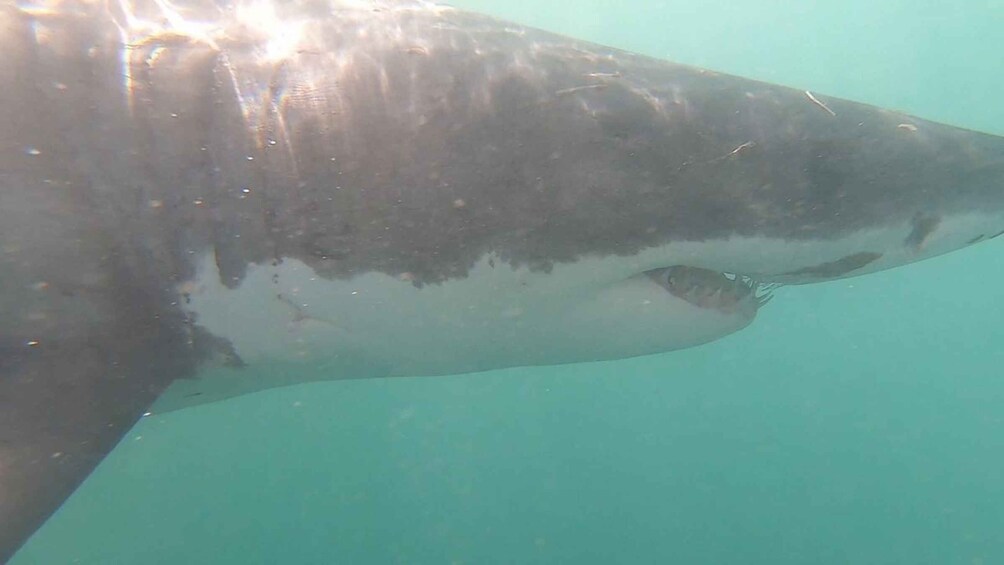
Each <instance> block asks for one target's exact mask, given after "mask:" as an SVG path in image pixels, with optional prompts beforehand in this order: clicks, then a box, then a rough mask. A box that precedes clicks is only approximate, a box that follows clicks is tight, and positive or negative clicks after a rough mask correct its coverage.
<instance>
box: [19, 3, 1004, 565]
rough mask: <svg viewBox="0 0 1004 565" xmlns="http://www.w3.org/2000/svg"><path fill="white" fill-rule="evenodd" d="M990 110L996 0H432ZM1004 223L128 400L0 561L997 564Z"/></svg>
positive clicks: (795, 76) (848, 87)
mask: <svg viewBox="0 0 1004 565" xmlns="http://www.w3.org/2000/svg"><path fill="white" fill-rule="evenodd" d="M453 3H454V4H455V5H457V6H459V7H465V8H471V9H477V10H480V11H486V12H490V13H494V14H497V15H501V16H505V17H508V18H510V19H514V20H517V21H519V22H522V23H526V24H531V25H535V26H537V27H543V28H546V29H551V30H554V31H559V32H562V33H565V34H568V35H574V36H578V37H581V38H585V39H590V40H593V41H597V42H601V43H606V44H610V45H614V46H617V47H622V48H626V49H630V50H634V51H639V52H643V53H647V54H651V55H655V56H659V57H665V58H669V59H673V60H676V61H680V62H685V63H691V64H696V65H700V66H704V67H708V68H711V69H715V70H720V71H725V72H730V73H734V74H739V75H743V76H748V77H752V78H759V79H764V80H767V81H771V82H777V83H783V84H788V85H792V86H797V87H799V88H804V89H810V90H812V91H814V92H816V91H818V92H820V93H826V94H829V95H834V96H840V97H845V98H851V99H855V100H859V101H863V102H869V103H872V104H876V105H881V106H887V107H892V108H896V109H901V110H905V111H907V112H910V113H913V114H916V115H920V116H923V117H926V118H929V119H935V120H939V121H944V122H948V123H952V124H955V125H960V126H965V127H970V128H974V129H979V130H983V131H988V132H991V133H996V134H1004V102H1002V99H1004V58H1002V56H1001V54H1002V53H1004V33H1002V32H1001V30H1004V1H1001V0H987V1H975V0H973V1H967V2H957V3H952V4H949V3H945V2H934V1H933V0H926V1H925V0H911V1H905V0H883V1H880V2H875V1H862V0H848V1H844V2H817V1H805V2H797V3H796V2H787V1H780V0H755V1H754V0H707V1H701V2H695V1H694V0H688V1H675V0H673V1H655V0H632V1H630V2H622V1H613V0H589V1H580V2H576V3H575V4H574V7H572V4H571V3H566V2H559V1H557V0H551V1H549V2H542V1H540V0H536V1H532V0H520V1H514V0H512V1H508V2H501V1H499V0H463V1H460V0H455V1H454V2H453ZM1001 281H1004V238H1001V239H998V240H995V241H993V242H990V243H985V244H980V245H977V246H975V247H972V248H970V249H967V250H964V251H960V252H957V253H954V254H951V255H948V256H943V257H940V258H937V259H933V260H930V261H926V262H923V263H920V264H915V265H912V266H908V267H904V268H900V269H897V270H893V271H889V272H885V273H879V274H875V275H870V276H867V277H862V278H857V279H848V280H844V281H838V282H833V283H829V284H822V285H817V286H806V287H796V288H792V287H789V288H783V289H781V290H779V291H778V293H777V296H776V298H775V299H774V301H773V302H772V303H771V304H770V305H769V307H767V308H765V309H764V310H762V311H761V314H760V316H759V318H758V320H757V321H756V323H755V324H754V325H753V326H751V327H750V328H748V329H746V330H744V331H742V332H740V333H738V334H736V335H733V336H730V337H728V338H726V339H723V340H721V341H718V342H715V343H712V344H709V345H707V346H703V347H699V348H695V349H690V350H686V351H680V352H674V353H669V354H665V355H658V356H653V357H645V358H638V359H631V360H626V361H619V362H606V363H593V364H584V365H569V366H561V367H551V368H526V369H513V370H504V371H496V372H491V373H484V374H478V375H461V376H451V377H443V378H421V379H392V380H380V379H378V380H370V381H343V382H332V383H321V384H310V385H303V386H297V387H290V388H285V389H278V390H272V391H267V392H262V393H258V394H253V395H248V396H244V397H240V398H236V399H233V400H230V401H227V402H222V403H217V404H212V405H206V406H200V407H197V408H193V409H189V410H183V411H179V412H173V413H169V414H165V415H155V416H153V417H150V418H146V419H144V420H143V421H142V422H141V423H140V424H139V425H137V426H136V428H135V429H134V430H133V431H132V432H131V433H130V434H129V435H128V436H127V437H126V438H125V439H124V440H123V443H122V444H121V445H120V446H119V448H118V449H117V450H116V451H115V452H113V453H112V454H111V456H110V457H109V458H108V459H107V460H106V461H105V462H104V464H102V466H101V467H100V468H99V469H98V471H97V472H96V473H95V474H94V475H93V476H92V477H91V478H90V479H89V480H88V481H87V483H86V484H85V485H84V487H83V488H82V489H81V490H79V491H78V492H77V494H76V495H74V497H73V498H72V499H70V500H69V501H68V503H67V504H66V505H65V506H64V507H63V509H61V510H60V512H59V513H58V514H57V515H56V516H55V517H54V518H53V519H52V520H50V522H49V523H48V524H47V525H46V526H45V527H44V528H43V529H42V530H41V531H40V532H39V533H38V534H37V535H36V536H35V537H34V538H33V539H32V540H31V542H30V543H29V544H28V545H27V546H26V547H25V548H24V550H23V551H22V552H21V553H20V554H19V556H18V557H17V558H16V559H15V560H14V563H15V564H16V565H29V564H58V563H86V564H108V565H117V564H140V563H142V564H145V565H154V564H175V563H178V564H180V563H194V564H201V563H219V564H257V563H262V564H265V563H268V564H271V563H310V564H327V563H339V564H341V563H344V564H371V563H372V564H383V563H415V564H425V563H429V564H439V563H442V564H452V563H465V564H489V563H514V564H516V563H603V564H607V563H680V564H751V565H768V564H769V565H782V564H784V565H787V564H792V565H794V564H807V563H812V564H825V565H830V564H850V563H853V564H864V563H868V564H900V563H902V564H911V565H919V564H932V565H934V564H937V565H950V564H959V565H963V564H964V565H979V564H982V565H992V564H999V563H1004V536H1002V534H1001V532H1004V348H1002V347H1001V345H1002V344H1004V294H1002V292H1004V291H1002V288H1004V285H1002V282H1001Z"/></svg>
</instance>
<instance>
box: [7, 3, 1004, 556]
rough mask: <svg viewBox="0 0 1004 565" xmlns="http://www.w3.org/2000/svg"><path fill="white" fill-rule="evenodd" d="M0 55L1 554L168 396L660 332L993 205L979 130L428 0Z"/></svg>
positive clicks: (44, 10) (949, 236) (101, 17)
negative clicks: (592, 41)
mask: <svg viewBox="0 0 1004 565" xmlns="http://www.w3.org/2000/svg"><path fill="white" fill-rule="evenodd" d="M0 49H2V50H3V53H4V57H2V58H0V79H2V80H3V83H4V84H5V88H4V89H2V90H0V128H2V131H3V132H4V135H2V136H0V246H2V247H0V269H2V272H3V276H2V277H0V319H2V320H3V325H2V327H0V522H2V523H3V524H4V525H5V526H4V528H2V529H0V556H3V557H5V556H7V555H9V554H11V553H12V552H13V551H14V550H15V549H16V548H17V547H18V545H19V544H20V543H22V542H23V540H24V539H25V538H26V537H27V536H28V535H30V534H31V532H32V531H34V529H35V528H37V527H38V526H39V525H40V524H41V523H42V521H44V519H45V518H46V517H47V516H48V515H49V514H50V513H51V512H52V511H53V510H54V509H55V508H56V507H58V505H59V504H60V503H61V502H62V501H63V500H64V499H65V498H66V497H67V496H68V495H69V494H70V493H71V492H72V491H73V489H74V488H75V487H76V486H77V485H78V484H79V483H80V481H82V480H83V479H84V478H85V477H86V475H87V473H89V472H90V470H91V469H92V468H93V467H94V466H95V465H96V464H97V463H98V462H99V461H100V460H101V458H102V457H103V456H104V455H105V454H106V453H107V452H108V451H110V450H111V449H112V447H113V446H114V444H115V443H116V442H117V441H118V439H119V438H120V437H121V435H122V434H123V433H124V432H125V430H126V429H127V428H128V427H129V426H130V425H131V424H132V423H133V422H135V421H136V419H137V418H139V417H141V415H142V414H143V413H144V412H146V411H147V410H149V409H150V406H151V405H152V404H153V403H154V401H155V400H157V399H158V398H160V403H161V404H160V405H159V406H160V407H162V408H164V409H168V408H173V407H179V406H184V405H186V404H191V403H197V402H202V401H205V400H210V399H215V398H220V397H225V396H228V395H232V394H235V393H239V392H246V391H250V390H257V389H261V388H265V387H269V386H276V385H279V384H286V383H290V382H299V381H301V380H302V379H303V377H301V376H300V375H301V374H305V372H303V371H301V370H300V369H301V368H303V367H309V368H310V369H311V370H310V371H309V373H310V374H313V375H317V374H324V375H326V378H332V379H336V378H360V377H384V376H417V375H435V374H446V373H463V372H470V371H478V370H486V369H493V368H500V367H507V366H514V365H529V364H553V363H566V362H575V361H587V360H597V359H616V358H623V357H629V356H633V355H642V354H648V353H655V352H660V351H668V350H672V349H678V348H681V347H688V346H693V345H698V344H700V343H704V342H707V341H710V340H714V339H717V338H720V337H722V336H725V335H728V334H730V333H732V332H734V331H736V330H738V329H741V328H743V327H745V326H746V325H748V324H749V323H751V322H752V320H753V319H754V317H755V315H756V312H757V309H758V308H759V307H760V306H761V305H762V304H763V303H764V302H765V301H766V300H767V299H768V298H769V297H770V294H769V292H770V288H771V287H772V286H773V285H776V284H803V283H811V282H817V281H824V280H832V279H834V278H839V277H845V276H853V275H858V274H863V273H867V272H872V271H875V270H879V269H884V268H889V267H894V266H897V265H901V264H904V263H908V262H911V261H915V260H918V259H922V258H925V257H930V256H932V255H936V254H938V253H943V252H946V251H950V250H953V249H957V248H960V247H963V246H965V245H968V244H970V243H975V242H977V241H981V240H986V239H990V238H992V237H995V236H997V235H1000V233H1001V232H1002V231H1004V214H1002V207H1004V139H1001V138H999V137H995V136H991V135H986V134H981V133H978V132H973V131H966V130H962V129H959V128H953V127H950V126H946V125H941V124H936V123H932V122H928V121H925V120H922V119H918V118H915V117H912V116H907V115H904V114H901V113H897V112H891V111H888V110H883V109H879V108H875V107H871V106H868V105H864V104H859V103H855V102H850V101H844V100H839V99H834V98H829V97H826V96H823V95H822V94H818V93H812V92H807V91H802V90H796V89H791V88H786V87H782V86H776V85H771V84H765V83H762V82H757V81H751V80H747V79H742V78H738V77H733V76H727V75H721V74H717V73H714V72H711V71H707V70H702V69H696V68H692V67H687V66H683V65H677V64H673V63H669V62H666V61H661V60H656V59H652V58H648V57H643V56H639V55H634V54H630V53H625V52H622V51H618V50H615V49H610V48H606V47H601V46H597V45H593V44H589V43H586V42H581V41H576V40H573V39H569V38H566V37H561V36H557V35H553V34H549V33H546V32H543V31H537V30H533V29H529V28H525V27H522V26H517V25H514V24H510V23H506V22H502V21H499V20H496V19H493V18H489V17H486V16H481V15H478V14H472V13H467V12H463V11H459V10H454V9H450V8H446V7H440V6H435V5H432V4H427V3H421V2H373V3H359V2H345V3H344V4H343V3H340V2H327V1H317V2H307V1H302V2H292V3H288V4H284V5H282V6H270V5H268V4H263V3H254V4H247V5H245V4H242V3H238V4H236V5H235V6H233V7H229V8H227V9H221V8H217V7H215V6H214V4H212V3H208V2H191V3H187V4H184V5H182V6H181V7H179V8H174V7H169V6H168V5H167V4H166V3H160V2H139V1H138V2H134V3H131V4H130V3H107V4H106V3H104V2H96V1H95V2H90V1H85V0H80V1H75V2H51V3H50V2H37V3H29V4H23V5H19V6H13V5H7V6H5V7H4V8H2V9H0ZM207 367H215V369H212V370H207V369H206V368H207ZM256 367H267V368H269V370H268V371H260V370H259V371H256ZM273 369H274V370H273ZM322 369H323V370H322ZM265 372H267V373H269V375H265V374H263V373H265ZM209 375H212V376H209ZM249 375H251V376H253V377H254V378H249ZM314 378H316V377H314ZM165 391H168V392H167V393H166V395H164V392H165ZM0 558H2V557H0Z"/></svg>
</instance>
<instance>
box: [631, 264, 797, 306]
mask: <svg viewBox="0 0 1004 565" xmlns="http://www.w3.org/2000/svg"><path fill="white" fill-rule="evenodd" d="M645 274H646V275H648V276H649V277H650V278H651V279H652V280H654V281H655V282H656V283H658V284H659V286H661V287H663V288H665V289H666V290H667V291H669V293H670V294H672V295H673V296H676V297H677V298H680V299H682V300H685V301H686V302H688V303H690V304H693V305H694V306H697V307H698V308H707V309H712V310H718V311H720V312H723V313H725V314H734V313H738V312H745V313H750V314H752V313H755V312H756V310H757V309H758V308H760V307H762V306H764V305H765V304H767V303H768V302H770V300H771V299H772V298H773V297H774V290H775V289H777V288H778V287H779V286H781V285H780V284H779V283H764V282H760V281H758V280H757V279H754V278H753V277H749V276H746V275H740V274H737V273H726V272H721V271H713V270H710V269H702V268H700V267H688V266H686V265H674V266H672V267H663V268H660V269H652V270H651V271H646V272H645Z"/></svg>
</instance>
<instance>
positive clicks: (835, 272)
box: [784, 251, 882, 279]
mask: <svg viewBox="0 0 1004 565" xmlns="http://www.w3.org/2000/svg"><path fill="white" fill-rule="evenodd" d="M881 256H882V254H881V253H875V252H874V251H862V252H860V253H855V254H854V255H848V256H847V257H843V258H841V259H837V260H836V261H830V262H829V263H822V264H820V265H815V266H813V267H805V268H803V269H799V270H797V271H791V272H789V273H784V274H785V275H788V276H797V275H810V276H813V277H819V278H821V279H829V278H834V277H839V276H843V275H846V274H847V273H850V272H852V271H856V270H858V269H860V268H862V267H864V266H865V265H868V264H869V263H873V262H874V261H876V260H877V259H878V258H879V257H881Z"/></svg>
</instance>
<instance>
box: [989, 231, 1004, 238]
mask: <svg viewBox="0 0 1004 565" xmlns="http://www.w3.org/2000/svg"><path fill="white" fill-rule="evenodd" d="M1002 235H1004V230H1001V231H999V232H997V233H995V234H993V235H992V236H990V237H989V238H987V239H994V238H996V237H1000V236H1002Z"/></svg>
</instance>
